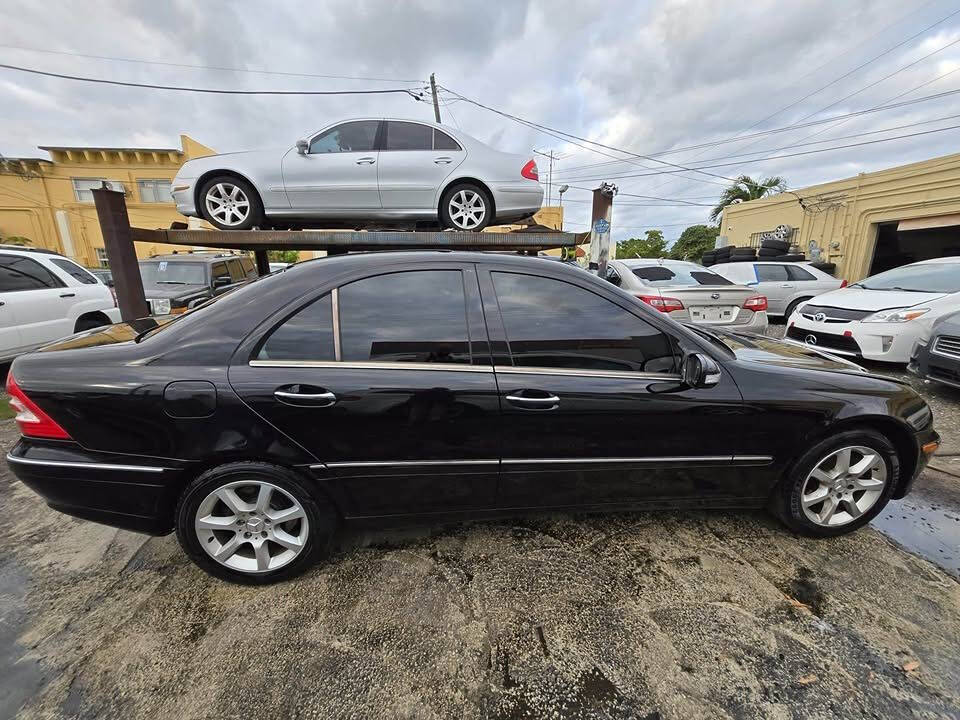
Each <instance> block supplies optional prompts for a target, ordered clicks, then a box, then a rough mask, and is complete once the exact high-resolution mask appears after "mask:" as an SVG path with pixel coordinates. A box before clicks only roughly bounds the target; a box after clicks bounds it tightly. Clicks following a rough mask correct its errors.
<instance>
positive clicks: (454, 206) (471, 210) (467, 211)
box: [440, 183, 493, 232]
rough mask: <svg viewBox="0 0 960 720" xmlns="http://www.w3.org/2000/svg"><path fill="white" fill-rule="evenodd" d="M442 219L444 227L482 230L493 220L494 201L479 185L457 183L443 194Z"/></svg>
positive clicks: (441, 202)
mask: <svg viewBox="0 0 960 720" xmlns="http://www.w3.org/2000/svg"><path fill="white" fill-rule="evenodd" d="M440 219H441V221H442V222H443V225H444V227H448V228H453V229H454V230H463V231H469V232H480V231H481V230H483V229H484V228H485V227H486V226H487V225H489V224H490V221H491V220H493V202H492V201H491V200H490V197H489V196H488V195H487V193H486V191H484V189H483V188H481V187H479V186H478V185H475V184H473V183H457V184H455V185H453V186H451V187H450V188H449V189H448V190H447V191H446V192H445V193H444V194H443V198H442V199H441V201H440Z"/></svg>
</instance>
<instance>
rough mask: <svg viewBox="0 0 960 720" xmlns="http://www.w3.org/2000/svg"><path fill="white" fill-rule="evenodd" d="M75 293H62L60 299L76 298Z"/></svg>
mask: <svg viewBox="0 0 960 720" xmlns="http://www.w3.org/2000/svg"><path fill="white" fill-rule="evenodd" d="M76 295H77V294H76V293H62V294H61V295H60V297H76Z"/></svg>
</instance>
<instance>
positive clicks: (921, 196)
mask: <svg viewBox="0 0 960 720" xmlns="http://www.w3.org/2000/svg"><path fill="white" fill-rule="evenodd" d="M781 225H786V226H788V228H787V230H788V231H789V239H790V241H791V242H792V243H793V244H794V245H795V246H797V249H798V250H799V251H802V252H804V253H806V255H807V258H808V259H810V258H812V257H815V256H816V255H818V254H819V255H820V259H822V260H826V261H829V262H834V263H836V264H837V271H836V276H837V277H840V278H846V279H848V280H851V281H854V280H860V279H862V278H864V277H867V276H868V275H873V274H876V273H878V272H882V271H883V270H888V269H890V268H892V267H897V266H899V265H905V264H907V263H911V262H916V261H918V260H926V259H929V258H934V257H943V256H945V255H960V154H955V155H946V156H944V157H939V158H933V159H931V160H924V161H923V162H918V163H912V164H910V165H901V166H899V167H894V168H889V169H887V170H879V171H876V172H870V173H860V174H859V175H857V176H855V177H851V178H847V179H845V180H836V181H834V182H829V183H823V184H821V185H812V186H810V187H807V188H803V189H802V190H797V191H796V192H795V193H781V194H779V195H774V196H771V197H769V198H762V199H760V200H752V201H750V202H745V203H740V204H738V205H730V206H729V207H727V208H726V209H725V210H724V212H723V219H722V221H721V225H720V235H721V241H722V240H723V238H724V237H725V238H726V240H727V241H728V243H729V244H731V245H740V246H748V245H754V246H756V245H759V243H760V239H761V236H762V235H763V234H764V233H767V232H771V231H773V230H775V229H776V228H777V227H779V226H781Z"/></svg>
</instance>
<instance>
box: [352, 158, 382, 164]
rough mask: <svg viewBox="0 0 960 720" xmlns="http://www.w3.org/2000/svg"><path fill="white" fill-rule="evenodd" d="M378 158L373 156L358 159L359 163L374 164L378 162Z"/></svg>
mask: <svg viewBox="0 0 960 720" xmlns="http://www.w3.org/2000/svg"><path fill="white" fill-rule="evenodd" d="M376 161H377V160H376V158H372V157H362V158H360V159H359V160H357V165H373V164H374V163H375V162H376Z"/></svg>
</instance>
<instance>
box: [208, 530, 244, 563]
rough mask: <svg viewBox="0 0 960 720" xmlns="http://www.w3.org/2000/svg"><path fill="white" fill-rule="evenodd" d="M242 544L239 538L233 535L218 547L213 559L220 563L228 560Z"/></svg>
mask: <svg viewBox="0 0 960 720" xmlns="http://www.w3.org/2000/svg"><path fill="white" fill-rule="evenodd" d="M242 544H243V543H242V541H241V540H240V538H239V537H237V536H236V535H234V536H233V537H232V538H230V539H229V540H227V542H225V543H224V544H223V545H221V546H220V549H219V550H217V552H216V553H214V555H213V557H215V558H216V559H217V560H219V561H220V562H224V561H226V560H229V559H230V558H232V557H233V554H234V553H235V552H237V549H238V548H239V547H240V545H242Z"/></svg>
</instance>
